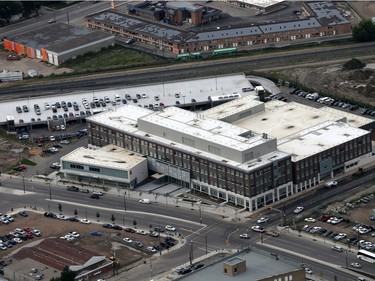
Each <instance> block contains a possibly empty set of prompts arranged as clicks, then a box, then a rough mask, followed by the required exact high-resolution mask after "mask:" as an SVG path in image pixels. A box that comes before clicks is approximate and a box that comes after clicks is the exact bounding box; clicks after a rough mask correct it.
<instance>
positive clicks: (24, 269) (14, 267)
mask: <svg viewBox="0 0 375 281" xmlns="http://www.w3.org/2000/svg"><path fill="white" fill-rule="evenodd" d="M6 268H7V269H10V270H11V271H14V272H17V274H22V275H24V276H26V277H27V278H33V277H34V278H35V277H36V276H37V275H41V274H43V275H44V278H43V279H44V280H51V279H52V278H58V277H60V276H61V270H60V269H56V268H53V267H51V266H50V265H48V266H46V264H44V263H41V262H38V261H36V260H33V259H31V258H29V257H27V258H24V259H22V260H19V261H17V260H13V262H12V263H11V264H9V265H7V267H6ZM33 268H36V269H37V270H38V271H37V272H36V273H32V272H31V269H33ZM4 270H5V268H4ZM12 276H13V275H12ZM19 280H21V278H20V279H19ZM35 280H37V279H35Z"/></svg>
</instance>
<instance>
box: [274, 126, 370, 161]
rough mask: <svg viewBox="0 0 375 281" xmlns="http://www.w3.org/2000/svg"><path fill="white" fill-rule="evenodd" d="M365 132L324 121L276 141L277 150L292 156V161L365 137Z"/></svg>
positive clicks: (366, 132)
mask: <svg viewBox="0 0 375 281" xmlns="http://www.w3.org/2000/svg"><path fill="white" fill-rule="evenodd" d="M368 133H369V132H368V131H366V130H362V129H358V128H354V127H351V126H349V125H348V124H346V123H343V122H334V121H326V122H323V123H321V124H319V125H316V126H314V127H311V128H308V129H305V130H303V131H300V132H298V133H296V134H293V135H290V136H288V137H285V138H282V139H279V140H278V148H279V149H280V150H282V151H286V152H289V153H291V154H292V160H293V161H299V160H301V159H303V158H306V157H309V156H311V155H314V154H317V153H319V152H321V151H323V150H327V149H329V148H332V147H335V146H337V145H339V144H341V143H346V142H348V141H351V140H353V139H356V138H359V137H361V136H364V135H367V134H368Z"/></svg>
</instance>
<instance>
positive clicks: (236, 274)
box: [175, 248, 307, 281]
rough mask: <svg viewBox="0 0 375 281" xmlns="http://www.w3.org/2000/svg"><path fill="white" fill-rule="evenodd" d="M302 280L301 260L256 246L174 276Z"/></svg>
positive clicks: (186, 279) (245, 280)
mask: <svg viewBox="0 0 375 281" xmlns="http://www.w3.org/2000/svg"><path fill="white" fill-rule="evenodd" d="M231 279H233V280H236V281H275V280H276V281H279V280H282V281H305V280H307V279H306V273H305V269H304V268H303V267H301V264H298V263H295V262H292V261H290V260H287V259H285V258H283V257H281V256H279V255H277V254H273V253H269V252H266V251H262V250H260V249H257V248H250V249H245V250H243V251H241V252H239V253H237V254H235V255H232V256H230V257H229V258H225V259H223V260H220V261H218V262H216V263H214V264H211V265H208V266H205V267H203V268H202V269H200V270H197V271H193V272H192V273H190V274H188V275H186V276H181V277H179V278H177V279H175V280H181V281H190V280H191V281H193V280H216V281H227V280H231Z"/></svg>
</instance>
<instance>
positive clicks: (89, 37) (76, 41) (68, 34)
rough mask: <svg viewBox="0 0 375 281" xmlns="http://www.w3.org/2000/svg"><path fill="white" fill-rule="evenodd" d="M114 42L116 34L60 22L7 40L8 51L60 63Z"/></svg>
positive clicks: (96, 50)
mask: <svg viewBox="0 0 375 281" xmlns="http://www.w3.org/2000/svg"><path fill="white" fill-rule="evenodd" d="M114 44H115V37H114V36H113V35H110V34H106V33H103V32H99V31H92V30H91V29H87V28H81V27H76V26H72V25H68V24H65V23H60V22H58V23H54V24H50V25H48V28H45V27H42V28H38V29H35V30H33V31H29V32H27V33H21V34H18V35H13V36H9V37H8V38H6V39H4V49H5V50H8V51H13V52H16V53H17V54H19V55H25V56H27V57H29V58H36V59H40V60H42V61H45V62H48V63H51V64H54V65H56V66H59V65H61V64H62V63H64V62H66V61H69V60H72V59H75V58H76V57H77V56H80V55H84V54H86V53H88V52H98V51H100V50H101V49H102V48H106V47H109V46H113V45H114Z"/></svg>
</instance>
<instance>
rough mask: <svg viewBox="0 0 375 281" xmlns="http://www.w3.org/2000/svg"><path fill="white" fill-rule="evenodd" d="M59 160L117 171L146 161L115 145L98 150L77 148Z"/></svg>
mask: <svg viewBox="0 0 375 281" xmlns="http://www.w3.org/2000/svg"><path fill="white" fill-rule="evenodd" d="M61 160H62V161H67V162H74V163H80V162H82V163H85V164H87V165H94V166H95V167H106V168H110V169H117V170H130V169H131V168H133V167H134V166H136V165H138V164H139V163H141V162H143V161H147V160H146V158H144V157H142V155H141V154H138V153H136V152H133V151H129V150H127V149H125V148H121V147H118V146H115V145H106V146H103V147H101V148H99V149H89V148H84V147H79V148H77V149H75V150H73V151H72V152H70V153H68V154H66V155H64V156H63V157H61Z"/></svg>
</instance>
